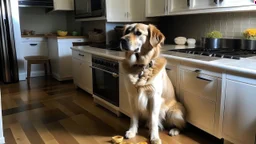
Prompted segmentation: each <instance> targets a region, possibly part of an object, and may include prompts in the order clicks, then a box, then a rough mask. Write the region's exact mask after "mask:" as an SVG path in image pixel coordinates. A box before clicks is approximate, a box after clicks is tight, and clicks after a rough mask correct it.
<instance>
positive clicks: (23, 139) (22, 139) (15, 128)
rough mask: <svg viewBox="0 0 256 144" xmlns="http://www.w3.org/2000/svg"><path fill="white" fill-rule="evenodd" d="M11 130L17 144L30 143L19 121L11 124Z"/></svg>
mask: <svg viewBox="0 0 256 144" xmlns="http://www.w3.org/2000/svg"><path fill="white" fill-rule="evenodd" d="M11 131H12V133H13V136H14V138H15V141H16V143H17V144H30V142H29V140H28V138H27V136H26V135H25V133H24V131H23V130H22V128H21V126H20V124H19V123H16V124H12V125H11Z"/></svg>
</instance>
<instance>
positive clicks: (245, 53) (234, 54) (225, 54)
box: [169, 48, 256, 60]
mask: <svg viewBox="0 0 256 144" xmlns="http://www.w3.org/2000/svg"><path fill="white" fill-rule="evenodd" d="M169 51H174V52H181V53H187V54H195V55H202V56H209V57H218V58H228V59H235V60H240V58H247V57H252V56H256V51H249V50H241V49H238V50H236V49H216V50H209V49H204V48H193V49H175V50H169Z"/></svg>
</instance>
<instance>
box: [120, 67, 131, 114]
mask: <svg viewBox="0 0 256 144" xmlns="http://www.w3.org/2000/svg"><path fill="white" fill-rule="evenodd" d="M126 76H127V75H126V73H125V72H124V69H123V67H122V62H119V110H120V111H121V112H122V113H124V114H125V115H127V116H129V117H130V116H131V113H132V112H131V106H130V102H129V92H128V91H127V88H126V86H125V80H127V79H126Z"/></svg>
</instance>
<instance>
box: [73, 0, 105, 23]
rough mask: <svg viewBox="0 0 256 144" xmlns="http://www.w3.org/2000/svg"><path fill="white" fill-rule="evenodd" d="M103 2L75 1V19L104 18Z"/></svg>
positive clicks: (100, 0) (92, 0) (95, 0)
mask: <svg viewBox="0 0 256 144" xmlns="http://www.w3.org/2000/svg"><path fill="white" fill-rule="evenodd" d="M105 13H106V11H105V0H75V18H76V19H81V18H91V17H104V16H105Z"/></svg>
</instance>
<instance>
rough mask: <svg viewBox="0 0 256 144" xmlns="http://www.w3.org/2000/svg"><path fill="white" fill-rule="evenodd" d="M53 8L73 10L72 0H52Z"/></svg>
mask: <svg viewBox="0 0 256 144" xmlns="http://www.w3.org/2000/svg"><path fill="white" fill-rule="evenodd" d="M53 5H54V10H63V11H72V10H74V0H53Z"/></svg>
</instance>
